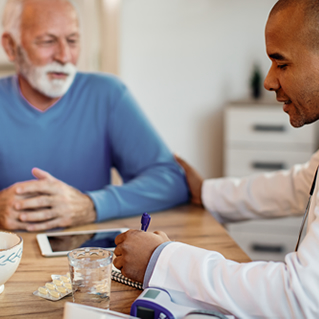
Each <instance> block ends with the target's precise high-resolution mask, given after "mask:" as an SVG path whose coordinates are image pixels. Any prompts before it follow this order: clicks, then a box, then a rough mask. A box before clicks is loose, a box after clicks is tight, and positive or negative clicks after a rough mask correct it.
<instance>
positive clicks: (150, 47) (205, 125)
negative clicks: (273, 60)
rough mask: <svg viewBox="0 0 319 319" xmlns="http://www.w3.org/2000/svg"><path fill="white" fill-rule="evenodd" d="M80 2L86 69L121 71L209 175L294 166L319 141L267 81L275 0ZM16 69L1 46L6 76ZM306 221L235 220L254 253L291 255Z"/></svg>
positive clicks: (173, 142) (162, 127) (179, 148)
mask: <svg viewBox="0 0 319 319" xmlns="http://www.w3.org/2000/svg"><path fill="white" fill-rule="evenodd" d="M74 2H75V3H76V6H77V8H78V11H79V13H80V18H81V28H82V52H81V56H80V61H79V64H78V67H79V70H82V71H102V72H110V73H113V74H116V75H118V76H119V77H120V78H121V79H122V80H123V81H124V82H125V83H126V85H127V86H128V87H129V89H130V90H131V92H132V93H133V95H134V96H135V98H136V99H137V101H138V102H139V104H140V106H141V108H142V109H143V110H144V112H145V113H146V115H147V117H148V118H149V120H150V121H151V122H152V123H153V125H154V126H155V128H156V129H157V131H158V132H159V134H160V135H161V137H162V138H163V139H164V140H165V142H166V143H167V145H168V146H169V148H170V149H171V151H172V152H177V153H178V154H179V155H180V156H182V157H183V158H184V159H185V160H187V161H188V162H189V163H190V164H191V165H193V166H194V167H195V168H196V169H197V170H198V171H199V172H200V173H201V175H202V176H203V177H204V178H213V177H222V176H229V175H231V176H243V175H246V174H251V173H255V172H260V171H271V170H274V169H281V168H289V167H290V166H291V165H293V164H295V163H302V162H304V161H307V160H308V159H309V158H310V156H311V154H312V153H313V152H314V151H315V150H316V149H317V140H316V133H315V125H308V126H307V127H305V128H302V129H293V128H292V127H291V126H290V125H289V120H288V115H286V114H285V113H283V111H282V106H280V105H278V104H277V102H276V101H275V94H274V93H272V94H271V93H269V92H266V90H265V89H263V87H262V82H263V79H264V77H265V76H266V74H267V71H268V68H269V66H270V61H269V59H268V57H267V55H266V52H265V40H264V28H265V23H266V20H267V17H268V14H269V11H270V10H271V8H272V6H273V5H274V3H275V2H276V0H263V1H256V0H241V1H238V0H74ZM4 4H5V1H4V0H1V1H0V10H1V11H2V9H3V7H4ZM11 73H14V66H13V65H12V64H10V63H9V62H8V61H7V58H6V56H5V54H4V52H3V50H2V48H1V51H0V76H6V75H8V74H11ZM253 87H255V88H256V87H258V88H260V90H261V91H260V93H259V95H258V98H253V97H252V89H253ZM299 223H300V220H299V218H296V219H294V218H293V219H289V220H287V219H285V220H282V221H279V220H276V221H265V222H262V223H259V222H252V223H240V224H238V225H226V227H228V229H229V231H230V233H231V235H232V236H233V237H234V238H235V240H236V241H237V242H239V244H240V245H241V246H242V248H243V249H244V250H245V251H246V252H247V253H248V254H249V256H250V257H251V258H252V259H272V260H283V258H284V255H285V254H286V253H287V252H289V251H291V250H293V248H294V245H295V241H296V237H297V234H298V228H299Z"/></svg>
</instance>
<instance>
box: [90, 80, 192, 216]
mask: <svg viewBox="0 0 319 319" xmlns="http://www.w3.org/2000/svg"><path fill="white" fill-rule="evenodd" d="M107 125H108V131H107V135H108V136H107V138H108V140H109V145H110V152H111V157H112V161H113V163H112V165H113V166H114V167H115V168H116V169H117V170H118V171H119V173H120V175H121V177H122V179H123V185H121V186H114V185H107V186H105V188H103V189H101V190H97V191H92V192H88V195H89V196H90V197H91V198H92V200H93V202H94V204H95V208H96V211H97V221H102V220H105V219H110V218H118V217H126V216H132V215H136V214H141V213H143V212H145V211H148V212H152V211H158V210H163V209H167V208H170V207H172V206H175V205H178V204H181V203H184V202H186V201H187V200H188V188H187V184H186V179H185V176H184V173H183V171H182V169H181V168H180V167H179V165H178V164H177V163H176V161H175V160H174V157H173V155H172V153H171V152H170V151H169V149H168V148H167V147H166V145H165V144H164V142H163V141H162V140H161V138H160V137H159V136H158V134H157V133H156V132H155V130H154V128H153V127H152V125H151V124H150V122H149V121H148V120H147V119H146V117H145V116H144V114H143V113H142V111H141V110H140V109H139V107H138V105H137V103H136V102H135V100H134V99H133V97H132V96H131V94H130V93H129V91H128V90H127V89H126V88H125V87H124V86H123V90H122V92H121V94H119V98H118V99H117V101H116V102H115V103H113V105H112V106H111V107H110V112H109V116H108V124H107Z"/></svg>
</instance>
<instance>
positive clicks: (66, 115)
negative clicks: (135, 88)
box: [0, 73, 188, 221]
mask: <svg viewBox="0 0 319 319" xmlns="http://www.w3.org/2000/svg"><path fill="white" fill-rule="evenodd" d="M33 167H38V168H41V169H43V170H46V171H48V172H49V173H50V174H52V175H53V176H55V177H56V178H58V179H60V180H62V181H63V182H65V183H67V184H69V185H71V186H73V187H75V188H77V189H79V190H80V191H82V192H86V193H87V194H88V195H89V196H90V197H91V198H92V200H93V202H94V204H95V208H96V211H97V221H101V220H105V219H110V218H117V217H124V216H131V215H136V214H141V213H142V212H144V211H149V212H150V211H157V210H162V209H166V208H169V207H171V206H174V205H177V204H181V203H183V202H185V201H187V199H188V190H187V186H186V182H185V177H184V175H183V173H182V171H181V169H180V168H179V166H178V165H177V164H176V163H175V161H174V158H173V156H172V154H171V152H170V151H169V150H168V148H167V147H166V146H165V144H164V143H163V141H162V140H161V139H160V137H159V136H158V135H157V133H156V132H155V131H154V129H153V127H152V126H151V125H150V123H149V122H148V120H147V119H146V118H145V116H144V115H143V113H142V112H141V110H140V109H139V107H138V105H137V103H136V101H135V100H134V99H133V97H132V95H131V94H130V92H129V91H128V89H127V88H126V87H125V86H124V85H123V83H121V82H120V81H119V80H118V79H117V78H116V77H114V76H111V75H105V74H83V73H78V74H77V75H76V77H75V80H74V82H73V84H72V86H71V87H70V89H69V90H68V92H67V93H66V94H65V95H64V96H63V97H62V98H61V99H60V100H59V101H58V102H57V103H56V104H54V105H53V106H51V107H50V108H49V109H47V110H46V111H45V112H41V111H39V110H37V109H35V108H34V107H32V106H31V105H30V104H29V103H28V102H27V101H26V100H25V99H24V97H23V96H22V95H21V93H20V90H19V85H18V80H17V77H16V76H13V77H8V78H4V79H1V80H0V189H4V188H6V187H8V186H10V185H12V184H13V183H15V182H20V181H25V180H29V179H33V176H32V174H31V169H32V168H33ZM112 167H116V169H117V170H118V171H119V173H120V175H121V177H122V179H123V182H124V184H123V185H122V186H113V185H110V169H111V168H112Z"/></svg>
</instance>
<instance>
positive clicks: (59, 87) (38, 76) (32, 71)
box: [17, 47, 76, 98]
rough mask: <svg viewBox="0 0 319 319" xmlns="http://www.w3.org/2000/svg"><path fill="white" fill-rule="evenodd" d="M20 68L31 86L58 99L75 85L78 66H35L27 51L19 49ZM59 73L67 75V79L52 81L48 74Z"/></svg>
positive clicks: (54, 64)
mask: <svg viewBox="0 0 319 319" xmlns="http://www.w3.org/2000/svg"><path fill="white" fill-rule="evenodd" d="M19 51H20V52H19V58H18V61H17V63H18V68H19V72H20V73H21V75H22V76H23V77H24V78H25V79H26V80H27V81H28V82H29V84H30V85H31V86H32V87H33V88H34V89H36V90H37V91H39V92H40V93H42V94H43V95H45V96H48V97H51V98H57V97H61V96H62V95H64V94H65V93H66V92H67V91H68V89H69V88H70V86H71V84H72V83H73V80H74V77H75V74H76V66H75V65H74V64H72V63H67V64H64V65H62V64H60V63H58V62H52V63H49V64H46V65H44V66H34V65H33V64H32V63H31V62H30V60H29V58H28V55H27V53H26V52H25V50H24V49H23V48H22V47H20V48H19ZM50 72H58V73H65V74H67V75H68V76H67V78H66V79H54V80H50V78H49V75H48V73H50Z"/></svg>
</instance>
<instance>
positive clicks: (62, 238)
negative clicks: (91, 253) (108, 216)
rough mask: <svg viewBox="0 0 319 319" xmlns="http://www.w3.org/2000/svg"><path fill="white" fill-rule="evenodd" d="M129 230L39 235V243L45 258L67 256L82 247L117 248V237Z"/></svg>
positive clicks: (111, 229)
mask: <svg viewBox="0 0 319 319" xmlns="http://www.w3.org/2000/svg"><path fill="white" fill-rule="evenodd" d="M127 230H128V228H110V229H99V230H84V231H69V232H52V233H45V234H38V235H37V241H38V244H39V246H40V250H41V254H42V255H43V256H45V257H55V256H65V255H66V254H67V253H68V252H69V251H70V250H72V249H75V248H80V247H102V248H108V249H114V248H115V246H116V245H115V243H114V240H115V237H116V236H117V235H119V234H121V233H124V232H125V231H127Z"/></svg>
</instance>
